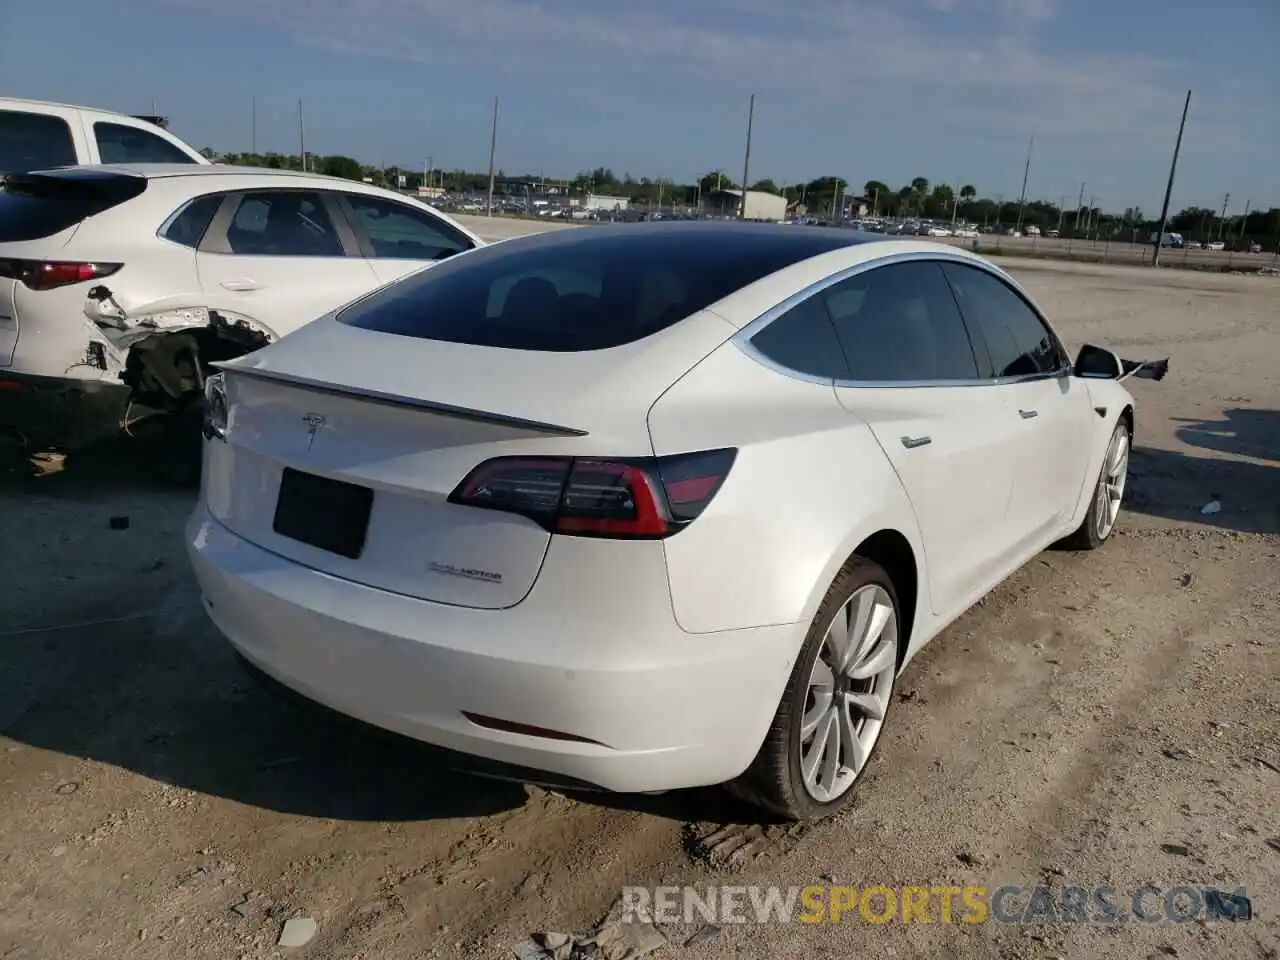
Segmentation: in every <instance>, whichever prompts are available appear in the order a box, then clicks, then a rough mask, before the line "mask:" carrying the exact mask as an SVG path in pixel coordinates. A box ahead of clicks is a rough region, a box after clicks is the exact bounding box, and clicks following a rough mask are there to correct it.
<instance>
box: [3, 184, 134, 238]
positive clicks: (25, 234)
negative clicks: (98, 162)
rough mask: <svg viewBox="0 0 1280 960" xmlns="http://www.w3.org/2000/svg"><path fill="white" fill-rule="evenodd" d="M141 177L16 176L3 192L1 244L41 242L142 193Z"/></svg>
mask: <svg viewBox="0 0 1280 960" xmlns="http://www.w3.org/2000/svg"><path fill="white" fill-rule="evenodd" d="M146 187H147V181H146V180H144V179H142V178H141V177H118V176H112V175H110V174H108V175H106V176H105V177H95V176H93V175H92V174H90V175H88V176H84V177H76V176H72V175H69V174H68V175H63V174H59V175H56V176H14V177H9V178H8V179H6V180H5V183H4V190H0V243H11V242H14V241H18V240H40V239H42V238H44V237H51V236H53V235H54V234H55V233H60V232H61V231H63V230H65V229H67V227H70V226H73V225H74V224H77V223H79V222H80V221H81V220H86V219H88V218H89V217H92V216H95V215H96V214H99V213H103V212H104V211H107V210H110V209H111V208H112V207H115V206H118V205H119V204H121V203H124V202H125V201H126V200H131V199H133V198H134V197H136V196H138V194H140V193H142V191H143V190H145V189H146Z"/></svg>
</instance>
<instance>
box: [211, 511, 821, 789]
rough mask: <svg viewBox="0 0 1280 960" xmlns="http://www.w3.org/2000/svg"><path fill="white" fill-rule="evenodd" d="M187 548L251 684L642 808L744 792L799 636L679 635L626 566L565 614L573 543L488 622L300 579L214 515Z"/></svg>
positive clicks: (294, 569)
mask: <svg viewBox="0 0 1280 960" xmlns="http://www.w3.org/2000/svg"><path fill="white" fill-rule="evenodd" d="M557 539H569V538H557ZM187 542H188V549H189V552H190V556H191V560H192V563H193V566H194V568H195V573H196V578H197V580H198V581H199V584H200V588H201V591H202V593H203V595H204V605H205V610H206V611H207V612H208V614H209V616H210V618H211V619H212V620H213V622H214V624H215V625H216V626H217V627H218V628H219V630H220V631H221V632H222V633H223V634H224V635H225V636H226V637H227V639H228V640H229V641H230V642H231V644H232V645H233V646H234V647H235V648H236V650H237V652H238V653H239V654H240V655H241V656H242V657H244V658H245V660H247V661H248V662H249V664H251V665H252V667H254V668H255V669H256V670H258V671H261V672H262V673H264V674H266V676H267V677H269V678H271V680H273V681H275V682H276V683H278V684H281V685H283V686H284V687H286V688H288V689H289V690H291V691H293V692H294V693H296V694H299V695H301V696H303V697H305V698H306V699H308V700H311V701H314V702H315V703H317V704H320V705H321V706H324V707H327V708H329V709H331V710H334V711H337V712H338V713H341V714H344V715H346V716H347V717H351V718H354V719H356V720H359V721H362V722H364V723H367V724H372V725H374V726H376V727H380V728H382V729H384V730H389V731H392V732H393V733H398V734H403V735H405V736H408V737H411V738H413V739H416V740H420V741H423V742H425V743H428V744H432V745H434V746H437V747H442V748H445V749H446V750H450V751H456V752H458V753H462V754H466V755H468V756H470V757H474V758H479V759H481V760H483V761H487V762H491V763H496V764H500V765H503V769H510V768H512V767H514V768H518V769H520V770H523V771H526V772H527V773H520V774H517V775H516V778H517V779H524V780H530V781H533V782H552V783H560V782H564V781H565V779H566V778H567V780H568V781H569V782H571V783H573V784H575V785H583V784H585V785H591V786H595V787H599V788H602V789H605V790H612V791H620V792H643V791H653V790H669V789H679V788H684V787H695V786H704V785H710V784H716V783H722V782H724V781H726V780H731V779H733V778H734V777H736V776H737V775H738V774H740V773H741V772H742V771H743V770H745V769H746V767H747V766H748V765H749V764H750V762H751V760H752V759H753V758H754V756H755V754H756V752H757V751H758V749H759V747H760V744H761V743H762V742H763V739H764V734H765V731H766V729H767V727H768V724H769V723H770V721H771V720H772V718H773V715H774V713H775V711H776V709H777V705H778V702H779V699H780V698H781V695H782V690H783V687H784V685H785V683H786V680H787V677H788V676H789V674H790V670H791V664H792V660H793V657H794V655H795V653H796V651H797V650H798V649H799V646H800V640H801V639H802V636H803V632H804V630H803V627H802V626H801V625H798V624H792V625H784V626H771V627H760V628H756V629H751V630H738V631H729V632H725V633H719V634H701V635H693V634H689V633H686V632H684V631H683V630H681V629H680V628H679V626H678V625H677V624H676V623H675V619H674V616H673V614H672V611H671V607H670V601H669V599H667V600H666V601H665V602H664V603H655V602H654V597H653V594H652V593H651V592H650V591H647V590H645V589H639V590H637V589H636V576H637V573H638V567H637V565H635V564H633V563H632V562H631V561H630V560H628V558H627V556H625V555H624V556H621V557H620V558H619V562H618V563H617V565H616V567H617V569H616V571H610V572H609V574H608V580H609V581H616V584H617V596H607V595H606V596H602V595H601V594H602V593H604V594H607V593H609V591H610V589H611V588H610V587H609V586H607V583H606V585H604V586H601V583H602V581H601V579H600V578H596V577H593V578H592V583H591V585H590V586H591V587H592V588H593V590H592V593H593V595H591V596H589V597H583V598H582V600H581V602H579V603H567V602H566V592H570V593H571V592H572V591H574V590H580V589H581V588H582V587H584V586H587V585H586V584H580V583H578V582H577V581H580V580H581V579H582V577H583V574H582V567H581V564H580V562H579V561H580V557H576V556H573V555H572V554H573V551H574V550H575V549H577V548H578V547H579V546H581V545H580V544H570V545H568V546H567V547H566V550H567V551H568V554H569V560H570V562H560V563H558V562H557V559H556V557H554V556H553V554H554V553H555V545H554V544H553V548H552V550H551V551H550V553H549V555H548V558H547V562H546V564H545V565H544V569H543V572H542V574H541V576H540V577H539V581H538V584H537V586H535V588H534V590H533V592H532V593H531V594H530V596H529V598H527V599H526V600H525V601H524V602H523V603H521V604H519V605H518V606H516V607H512V608H510V609H507V610H480V609H471V608H462V607H451V606H446V605H443V604H437V603H432V602H429V601H424V600H418V599H414V598H410V597H406V596H403V595H400V594H394V593H389V592H386V591H382V590H377V589H373V588H370V587H366V586H363V585H360V584H356V583H352V582H350V581H347V580H342V579H339V578H336V577H333V576H330V575H327V574H323V573H320V572H318V571H315V570H311V569H309V568H307V567H303V566H301V565H299V564H297V563H294V562H293V561H290V560H286V559H284V558H281V557H278V556H276V555H275V554H272V553H269V552H267V551H265V550H262V549H261V548H259V547H256V546H254V545H253V544H251V543H249V542H248V541H246V540H243V539H242V538H240V537H238V536H236V535H235V534H232V533H231V532H230V531H228V530H227V529H226V528H224V527H222V526H221V525H220V524H219V523H217V522H216V521H214V520H213V519H211V518H210V517H209V515H208V513H207V512H206V511H205V509H204V506H203V504H201V505H200V506H198V507H197V508H196V511H195V513H194V514H193V515H192V517H191V519H190V521H189V523H188V528H187ZM584 543H586V541H584ZM599 546H600V544H598V543H597V544H594V545H588V548H596V549H598V548H599ZM651 546H652V547H656V548H657V550H656V552H653V553H649V552H646V553H645V560H644V563H645V564H648V563H649V562H650V559H651V558H656V560H657V562H658V564H659V565H660V566H659V567H658V568H657V570H656V571H655V572H656V573H657V574H658V575H659V576H661V577H663V578H665V570H664V569H663V568H662V567H661V564H662V558H661V545H660V544H645V545H644V547H645V549H646V551H647V548H648V547H651ZM622 553H624V554H625V553H626V551H623V552H622ZM561 560H562V561H563V560H564V558H563V557H562V558H561ZM615 572H616V576H614V573H615ZM645 576H647V575H645ZM663 586H664V587H665V584H663ZM627 597H631V598H636V597H638V598H639V601H638V602H637V601H636V600H635V599H633V600H632V601H631V602H628V601H627ZM539 598H541V599H539ZM464 711H465V712H466V713H467V714H470V715H471V716H473V717H481V718H486V717H487V718H495V719H497V720H500V721H502V722H503V723H504V724H509V725H520V728H518V730H517V731H513V730H512V729H511V728H510V727H508V728H507V729H493V728H492V727H490V726H488V725H483V726H482V725H480V724H478V723H476V722H474V721H473V720H470V719H468V717H467V716H465V715H464ZM528 728H537V729H539V730H541V731H556V732H558V733H560V734H562V735H564V736H566V737H571V738H572V739H560V738H554V737H550V736H545V735H541V734H537V733H536V732H524V731H525V730H527V729H528ZM481 772H483V771H481ZM546 774H550V775H552V776H551V777H550V778H548V777H547V776H545V775H546Z"/></svg>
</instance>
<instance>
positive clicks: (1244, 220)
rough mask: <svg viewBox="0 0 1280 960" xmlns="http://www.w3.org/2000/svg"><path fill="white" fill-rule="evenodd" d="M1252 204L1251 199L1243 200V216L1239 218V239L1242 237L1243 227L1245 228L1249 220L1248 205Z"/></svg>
mask: <svg viewBox="0 0 1280 960" xmlns="http://www.w3.org/2000/svg"><path fill="white" fill-rule="evenodd" d="M1252 204H1253V201H1252V200H1246V201H1245V202H1244V216H1242V217H1241V218H1240V239H1241V240H1243V239H1244V228H1245V224H1246V223H1248V222H1249V207H1250V206H1252Z"/></svg>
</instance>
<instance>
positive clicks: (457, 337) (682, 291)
mask: <svg viewBox="0 0 1280 960" xmlns="http://www.w3.org/2000/svg"><path fill="white" fill-rule="evenodd" d="M838 232H839V233H843V234H845V235H844V236H843V237H835V236H834V234H835V233H837V232H836V231H833V232H832V234H833V235H832V236H823V235H821V234H820V233H819V232H818V231H807V230H800V229H798V228H793V227H781V228H776V227H774V228H771V227H769V226H765V225H751V224H747V225H734V226H717V225H711V224H687V225H686V224H669V225H661V226H657V225H655V226H652V227H650V226H645V225H631V226H623V227H584V228H579V229H572V230H561V231H557V232H555V233H550V234H542V235H540V236H537V237H523V238H520V239H517V240H507V241H504V242H502V243H497V244H493V245H491V246H487V247H481V248H479V249H477V250H475V251H472V252H469V253H464V254H461V255H459V256H457V257H455V258H454V259H451V260H447V261H445V262H443V263H441V264H439V265H437V266H433V267H429V268H427V269H425V270H423V271H421V272H419V273H417V274H415V275H414V276H412V277H410V278H409V279H408V280H405V281H402V282H400V283H396V284H392V285H391V286H388V287H385V288H384V289H382V290H380V291H378V292H376V293H374V294H373V295H371V296H369V297H366V298H365V299H363V300H361V301H359V302H357V303H355V304H353V305H352V306H350V307H349V308H347V309H346V310H344V311H342V313H340V314H339V316H338V319H339V320H340V321H341V322H343V323H347V324H350V325H351V326H354V327H360V328H362V329H365V330H376V331H379V332H381V333H392V334H398V335H400V336H406V337H416V338H419V339H426V340H445V341H450V342H453V343H467V344H474V345H476V346H485V347H503V348H507V349H514V350H541V351H554V352H573V351H582V350H603V349H606V348H608V347H616V346H621V345H623V344H626V343H632V342H634V341H636V340H640V339H642V338H643V337H647V336H649V335H651V334H653V333H656V332H658V331H659V330H662V329H663V328H665V327H669V326H671V325H672V324H674V323H676V322H677V321H679V320H681V319H683V318H685V317H688V316H689V315H691V314H693V313H696V312H698V311H699V310H701V309H703V308H704V307H707V306H709V305H711V304H713V303H715V302H716V301H717V300H720V299H722V298H724V297H726V296H728V295H729V294H730V293H732V292H733V291H735V290H737V289H738V288H740V287H744V286H746V285H748V284H750V283H753V282H754V281H756V280H759V279H761V278H763V277H765V276H767V275H769V274H770V273H773V272H775V271H777V270H780V269H782V268H783V267H786V266H789V265H791V264H792V263H796V262H798V261H800V260H803V259H806V258H807V257H810V256H813V255H815V254H817V253H821V252H823V251H824V250H826V249H831V248H833V247H835V246H842V245H846V244H848V243H851V242H856V240H855V238H856V234H852V235H851V233H852V232H851V231H838Z"/></svg>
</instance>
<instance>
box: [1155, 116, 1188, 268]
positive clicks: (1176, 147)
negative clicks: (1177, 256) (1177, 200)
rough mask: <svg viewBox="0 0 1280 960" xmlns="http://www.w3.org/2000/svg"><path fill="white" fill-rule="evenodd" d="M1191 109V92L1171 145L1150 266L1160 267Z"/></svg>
mask: <svg viewBox="0 0 1280 960" xmlns="http://www.w3.org/2000/svg"><path fill="white" fill-rule="evenodd" d="M1190 108H1191V91H1190V90H1188V91H1187V99H1186V100H1185V101H1184V102H1183V104H1182V121H1181V122H1180V123H1179V124H1178V139H1177V140H1175V141H1174V144H1173V160H1172V161H1171V162H1170V163H1169V182H1168V184H1166V185H1165V188H1164V203H1163V204H1162V205H1161V207H1160V230H1159V232H1158V233H1156V249H1155V252H1153V253H1152V254H1151V265H1152V266H1153V267H1158V266H1160V245H1161V244H1163V243H1164V231H1165V228H1166V227H1168V226H1169V200H1170V199H1171V198H1172V197H1173V175H1174V174H1175V173H1177V172H1178V154H1179V152H1181V150H1182V132H1183V131H1184V130H1185V129H1186V128H1187V110H1189V109H1190Z"/></svg>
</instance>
